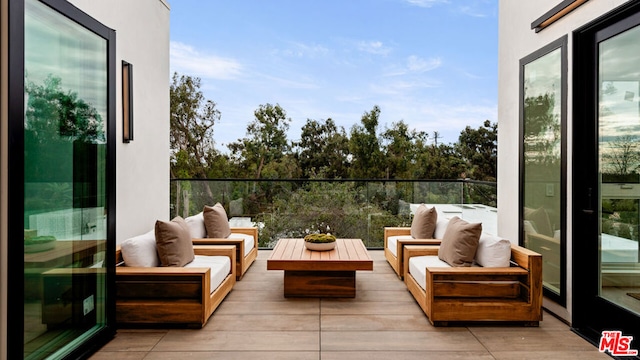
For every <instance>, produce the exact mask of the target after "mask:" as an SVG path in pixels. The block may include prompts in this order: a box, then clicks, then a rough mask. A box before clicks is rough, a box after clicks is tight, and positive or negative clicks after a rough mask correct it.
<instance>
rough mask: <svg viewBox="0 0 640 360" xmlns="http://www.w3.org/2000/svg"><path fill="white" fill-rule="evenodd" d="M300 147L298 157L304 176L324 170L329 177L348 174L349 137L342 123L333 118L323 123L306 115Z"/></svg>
mask: <svg viewBox="0 0 640 360" xmlns="http://www.w3.org/2000/svg"><path fill="white" fill-rule="evenodd" d="M296 145H297V148H298V154H297V156H298V161H299V164H300V168H301V169H302V176H304V177H305V178H309V177H313V176H315V175H316V174H322V175H324V176H325V177H328V178H346V177H347V176H348V164H347V156H348V155H349V139H348V137H347V134H346V133H345V130H344V128H343V127H338V126H336V124H335V123H334V122H333V120H332V119H330V118H329V119H327V120H325V121H324V123H322V122H320V121H316V120H312V119H307V122H306V124H304V126H303V127H302V133H301V135H300V142H299V143H297V144H296Z"/></svg>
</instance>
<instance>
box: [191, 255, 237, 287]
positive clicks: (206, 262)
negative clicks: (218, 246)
mask: <svg viewBox="0 0 640 360" xmlns="http://www.w3.org/2000/svg"><path fill="white" fill-rule="evenodd" d="M184 267H185V268H210V269H211V279H210V280H211V292H213V291H214V290H215V289H217V288H218V286H220V284H221V283H222V281H224V279H225V278H226V277H227V275H229V273H230V272H231V259H229V257H228V256H205V255H196V256H195V258H194V259H193V261H192V262H190V263H188V264H187V265H185V266H184Z"/></svg>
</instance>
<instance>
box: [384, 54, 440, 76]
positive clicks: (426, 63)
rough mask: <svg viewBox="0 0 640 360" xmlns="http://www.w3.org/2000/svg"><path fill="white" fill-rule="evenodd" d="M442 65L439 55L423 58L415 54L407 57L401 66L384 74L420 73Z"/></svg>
mask: <svg viewBox="0 0 640 360" xmlns="http://www.w3.org/2000/svg"><path fill="white" fill-rule="evenodd" d="M441 66H442V59H440V58H439V57H436V58H430V59H423V58H421V57H419V56H416V55H411V56H409V57H408V58H407V60H406V63H405V64H404V65H402V66H396V67H393V68H391V69H390V70H389V71H387V73H385V74H384V75H385V76H402V75H407V74H421V73H424V72H427V71H431V70H435V69H437V68H439V67H441Z"/></svg>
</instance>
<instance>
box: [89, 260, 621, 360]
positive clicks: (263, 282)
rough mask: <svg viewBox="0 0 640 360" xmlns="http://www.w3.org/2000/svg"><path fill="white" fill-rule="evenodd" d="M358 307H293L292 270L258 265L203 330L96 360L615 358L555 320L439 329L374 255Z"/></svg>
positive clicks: (125, 344)
mask: <svg viewBox="0 0 640 360" xmlns="http://www.w3.org/2000/svg"><path fill="white" fill-rule="evenodd" d="M369 252H370V254H371V257H372V258H373V260H374V266H373V268H374V271H373V272H368V271H367V272H359V273H358V275H357V280H356V281H357V294H356V298H354V299H344V300H343V299H338V300H333V299H330V300H327V299H313V298H312V299H285V298H284V297H283V273H282V271H272V270H270V271H267V270H266V269H267V266H266V262H267V261H266V259H267V258H268V257H269V255H270V253H271V250H260V251H259V254H258V259H257V260H256V262H255V263H254V264H253V265H252V266H251V268H250V269H249V271H248V272H247V274H246V275H245V277H244V278H243V280H242V281H240V282H238V283H237V284H236V285H235V287H234V289H233V291H232V292H231V293H230V294H229V296H228V297H227V298H226V299H225V300H224V302H223V303H222V304H221V305H220V307H219V308H218V309H217V310H216V311H215V312H214V314H213V315H212V317H211V318H210V319H209V322H208V323H207V325H206V326H205V327H204V328H203V329H199V330H187V329H152V330H149V329H144V330H141V329H140V330H139V329H120V330H118V331H117V335H116V337H115V339H113V340H112V341H111V342H110V343H108V344H107V345H105V346H104V347H103V348H102V349H100V350H99V351H98V352H97V353H95V354H94V355H93V357H91V359H94V360H99V359H109V360H111V359H122V358H127V359H142V358H145V359H178V358H180V359H189V360H197V359H212V358H224V359H369V360H373V359H544V358H547V359H583V360H586V359H608V358H609V357H608V356H607V355H605V354H604V353H600V352H599V351H598V349H597V347H595V346H593V345H592V344H590V343H589V342H587V341H586V340H584V339H582V338H581V337H580V336H578V335H576V334H575V333H573V332H572V331H571V329H570V328H569V326H567V325H566V324H564V323H563V322H561V321H560V320H558V319H556V318H555V317H553V316H552V315H551V314H549V313H545V314H544V320H543V321H541V322H540V327H537V328H527V327H520V326H478V325H476V326H469V327H464V326H462V327H447V328H442V327H437V328H436V327H433V326H431V325H430V324H429V321H428V320H427V318H426V316H425V315H424V313H423V312H422V310H421V309H420V307H419V306H418V304H417V303H416V302H415V301H414V299H413V297H412V296H411V295H410V294H409V292H408V291H407V289H406V286H405V285H404V283H403V282H402V281H400V280H399V279H398V277H397V276H396V274H395V273H394V272H393V270H392V268H391V267H390V266H389V265H388V264H387V262H386V260H385V259H384V255H383V252H382V251H381V250H370V251H369Z"/></svg>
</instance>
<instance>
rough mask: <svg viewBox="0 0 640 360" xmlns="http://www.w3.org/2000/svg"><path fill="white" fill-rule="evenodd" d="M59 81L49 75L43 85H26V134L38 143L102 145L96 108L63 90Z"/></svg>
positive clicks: (101, 123) (103, 132) (72, 93)
mask: <svg viewBox="0 0 640 360" xmlns="http://www.w3.org/2000/svg"><path fill="white" fill-rule="evenodd" d="M61 81H62V80H61V79H60V78H59V77H56V76H52V75H49V76H48V77H47V78H46V79H45V80H44V83H43V84H42V85H38V84H35V83H33V82H27V84H26V87H25V92H26V93H27V94H28V95H29V96H28V101H27V108H26V112H25V117H26V122H25V131H26V132H27V133H30V134H32V135H33V139H34V141H37V142H38V143H41V144H44V143H47V142H51V141H59V140H61V141H75V140H79V141H82V142H88V143H91V142H94V143H96V142H97V143H103V142H104V141H105V140H106V138H105V127H104V122H103V121H102V117H101V116H100V114H98V111H97V110H96V108H95V107H93V106H92V105H91V104H88V103H87V102H85V101H84V100H83V99H81V98H78V94H77V93H76V92H73V91H64V90H63V89H62V86H61V84H60V83H61Z"/></svg>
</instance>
